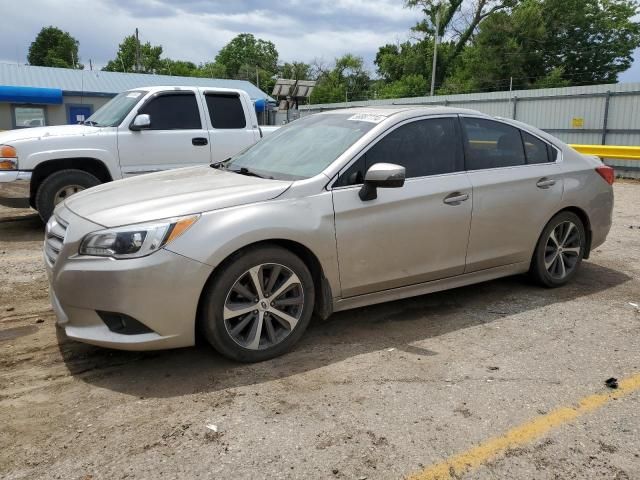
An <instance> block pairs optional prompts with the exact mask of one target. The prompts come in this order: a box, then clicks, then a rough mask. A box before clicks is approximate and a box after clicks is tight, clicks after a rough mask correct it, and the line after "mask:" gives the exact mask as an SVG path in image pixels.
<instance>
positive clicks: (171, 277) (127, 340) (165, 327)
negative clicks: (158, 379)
mask: <svg viewBox="0 0 640 480" xmlns="http://www.w3.org/2000/svg"><path fill="white" fill-rule="evenodd" d="M56 216H57V218H58V219H62V220H63V221H64V222H65V223H67V224H68V227H67V230H66V233H65V239H64V243H63V245H62V249H61V251H60V253H59V255H58V257H57V258H56V259H55V261H54V262H52V261H51V259H50V258H49V257H48V256H47V255H46V254H45V255H44V262H45V266H46V270H47V276H48V278H49V286H50V288H49V292H50V296H51V303H52V306H53V310H54V312H55V314H56V316H57V317H58V325H59V326H60V327H62V328H64V330H65V332H66V334H67V336H68V337H69V338H72V339H75V340H79V341H81V342H85V343H90V344H93V345H98V346H102V347H110V348H117V349H122V350H157V349H165V348H177V347H186V346H190V345H193V344H194V343H195V320H196V313H197V307H198V301H199V298H200V293H201V292H202V288H203V286H204V284H205V283H206V281H207V279H208V278H209V275H210V273H211V271H212V268H211V267H210V266H208V265H204V264H202V263H200V262H197V261H195V260H191V259H189V258H187V257H184V256H182V255H178V254H175V253H173V252H170V251H167V250H164V249H162V250H159V251H157V252H155V253H153V254H152V255H149V256H147V257H142V258H135V259H127V260H115V259H111V258H99V257H88V256H80V255H78V254H77V252H78V246H79V244H80V242H81V241H82V238H83V237H84V235H86V234H87V233H89V232H91V231H95V230H100V229H102V228H103V227H101V226H99V225H96V224H93V223H91V222H89V221H87V220H85V219H83V218H81V217H78V216H76V215H74V214H72V213H71V212H69V210H64V209H57V210H56ZM99 311H100V312H114V313H118V314H123V315H126V316H128V317H131V318H133V319H135V320H137V321H138V322H140V323H142V324H143V325H144V326H146V327H148V329H150V331H149V332H146V333H138V334H123V333H118V332H116V331H113V330H111V329H110V328H109V327H108V326H107V324H106V323H105V322H104V321H103V320H102V318H101V317H100V315H99V314H98V312H99Z"/></svg>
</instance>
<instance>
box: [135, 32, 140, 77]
mask: <svg viewBox="0 0 640 480" xmlns="http://www.w3.org/2000/svg"><path fill="white" fill-rule="evenodd" d="M139 71H140V38H139V37H138V27H136V73H138V72H139Z"/></svg>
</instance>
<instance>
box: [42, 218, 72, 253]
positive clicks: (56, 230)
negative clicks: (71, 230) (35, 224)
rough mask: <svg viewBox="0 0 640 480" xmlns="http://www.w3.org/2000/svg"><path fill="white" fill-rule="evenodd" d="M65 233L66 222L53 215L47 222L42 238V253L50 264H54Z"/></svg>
mask: <svg viewBox="0 0 640 480" xmlns="http://www.w3.org/2000/svg"><path fill="white" fill-rule="evenodd" d="M66 233H67V223H66V222H65V221H64V220H62V219H61V218H60V217H58V216H53V217H51V219H50V220H49V221H48V222H47V228H46V231H45V239H44V254H45V255H46V257H47V260H49V263H51V265H55V263H56V260H57V259H58V255H60V250H62V245H63V244H64V236H65V234H66Z"/></svg>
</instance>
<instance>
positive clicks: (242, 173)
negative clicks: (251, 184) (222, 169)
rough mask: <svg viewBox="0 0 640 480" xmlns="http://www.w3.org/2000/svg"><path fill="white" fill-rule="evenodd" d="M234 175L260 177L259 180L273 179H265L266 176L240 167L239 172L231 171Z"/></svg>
mask: <svg viewBox="0 0 640 480" xmlns="http://www.w3.org/2000/svg"><path fill="white" fill-rule="evenodd" d="M229 171H230V172H233V173H239V174H240V175H246V176H247V177H258V178H269V179H273V177H265V176H264V175H260V174H259V173H256V172H253V171H251V170H249V169H248V168H247V167H240V168H239V169H238V170H229Z"/></svg>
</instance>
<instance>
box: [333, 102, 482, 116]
mask: <svg viewBox="0 0 640 480" xmlns="http://www.w3.org/2000/svg"><path fill="white" fill-rule="evenodd" d="M328 113H334V114H335V113H341V114H344V115H347V114H351V115H356V114H364V115H379V116H383V117H391V116H392V115H396V114H399V113H410V114H413V115H409V116H418V115H452V114H454V115H456V114H467V115H479V116H483V117H488V115H485V114H483V113H480V112H478V111H477V110H470V109H467V108H455V107H444V106H439V105H434V106H432V105H379V106H375V107H352V108H341V109H337V110H330V111H325V112H321V114H328Z"/></svg>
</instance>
